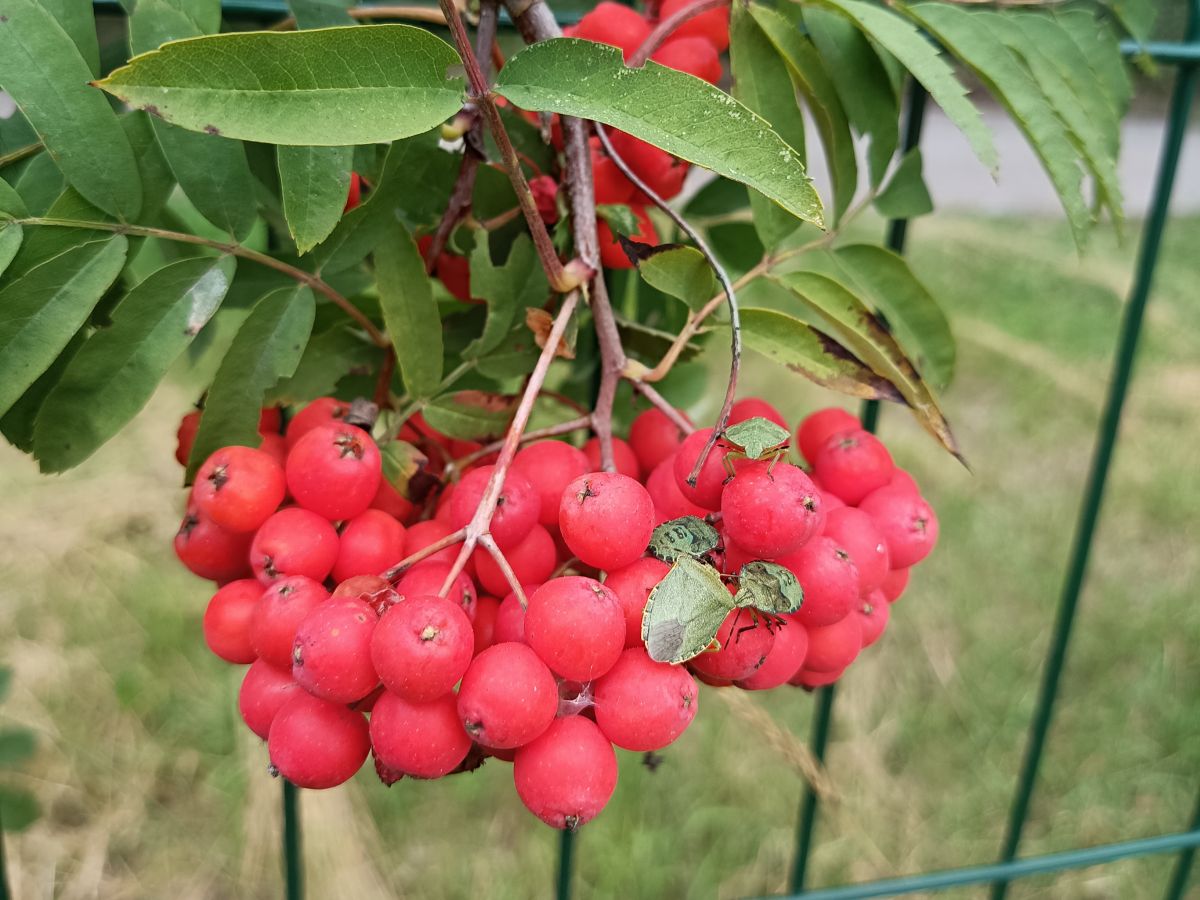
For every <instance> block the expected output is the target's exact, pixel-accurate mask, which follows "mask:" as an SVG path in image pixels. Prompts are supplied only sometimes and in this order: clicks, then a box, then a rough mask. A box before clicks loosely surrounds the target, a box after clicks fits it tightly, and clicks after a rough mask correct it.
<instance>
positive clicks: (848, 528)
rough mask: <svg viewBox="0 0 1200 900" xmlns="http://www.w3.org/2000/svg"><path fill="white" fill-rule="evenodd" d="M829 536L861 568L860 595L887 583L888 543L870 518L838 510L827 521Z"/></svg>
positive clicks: (826, 532)
mask: <svg viewBox="0 0 1200 900" xmlns="http://www.w3.org/2000/svg"><path fill="white" fill-rule="evenodd" d="M825 535H826V536H827V537H830V538H832V539H833V540H834V541H836V542H837V544H838V546H839V547H841V548H842V549H843V550H845V551H846V552H847V553H849V554H850V560H851V561H852V562H853V563H854V566H855V568H857V569H858V592H859V594H860V595H862V596H866V595H867V594H869V593H871V591H873V590H875V589H876V588H877V587H879V586H880V585H881V584H883V579H884V578H886V577H887V573H888V570H889V569H890V568H891V566H890V563H889V558H888V547H887V541H885V540H884V538H883V534H882V532H880V530H879V528H878V527H877V526H876V525H875V521H874V520H873V519H872V518H871V517H870V516H869V515H867V514H866V513H865V512H863V511H862V510H860V509H854V508H853V507H849V506H847V507H844V508H843V509H835V510H834V511H833V512H831V513H829V515H828V516H827V517H826V519H825ZM801 608H803V607H801Z"/></svg>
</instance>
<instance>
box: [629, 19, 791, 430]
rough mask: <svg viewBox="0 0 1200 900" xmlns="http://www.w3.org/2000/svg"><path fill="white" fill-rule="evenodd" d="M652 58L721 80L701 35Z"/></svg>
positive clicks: (715, 60)
mask: <svg viewBox="0 0 1200 900" xmlns="http://www.w3.org/2000/svg"><path fill="white" fill-rule="evenodd" d="M650 58H651V59H652V60H654V61H655V62H656V63H659V64H660V65H663V66H666V67H667V68H668V69H676V70H677V71H680V72H686V73H687V74H689V75H695V76H696V77H697V78H702V79H703V80H705V81H707V82H708V83H709V84H716V83H717V82H718V81H720V80H721V57H720V54H718V53H717V51H716V50H714V49H713V45H712V44H710V43H709V42H708V41H706V40H705V39H704V38H701V37H676V38H672V39H671V40H669V41H667V42H666V43H665V44H663V45H662V46H661V47H659V48H658V49H657V50H655V51H654V53H652V54H651V56H650ZM785 427H786V426H785Z"/></svg>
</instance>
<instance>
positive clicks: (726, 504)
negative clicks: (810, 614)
mask: <svg viewBox="0 0 1200 900" xmlns="http://www.w3.org/2000/svg"><path fill="white" fill-rule="evenodd" d="M820 505H821V498H820V495H819V493H818V492H817V487H816V485H814V484H813V483H812V480H811V479H810V478H809V477H808V476H807V475H805V474H804V471H803V470H802V469H800V468H798V467H797V466H793V465H791V464H790V463H785V462H782V461H779V462H776V463H774V464H773V465H772V463H770V462H768V461H766V460H763V461H760V462H752V463H750V464H749V465H746V466H743V467H742V468H741V469H739V470H738V473H737V477H736V478H734V479H733V480H732V481H731V482H729V484H728V485H727V486H726V487H725V491H724V493H722V495H721V516H722V521H723V522H724V526H725V533H726V534H728V535H729V538H730V540H732V541H733V542H734V543H735V544H737V545H738V546H739V547H741V548H743V549H744V550H747V551H749V552H750V553H754V554H757V555H758V558H760V559H774V558H776V557H778V556H782V555H784V554H786V553H791V552H792V551H793V550H796V549H797V548H798V547H800V546H802V545H803V544H804V543H806V542H807V541H808V540H809V539H810V538H811V537H812V536H813V535H814V534H815V533H816V529H817V525H818V522H819V510H820Z"/></svg>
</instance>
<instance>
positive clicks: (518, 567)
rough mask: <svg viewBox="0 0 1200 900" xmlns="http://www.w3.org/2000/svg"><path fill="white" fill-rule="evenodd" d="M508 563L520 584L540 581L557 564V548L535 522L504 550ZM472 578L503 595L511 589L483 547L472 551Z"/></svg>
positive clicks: (494, 592) (493, 592)
mask: <svg viewBox="0 0 1200 900" xmlns="http://www.w3.org/2000/svg"><path fill="white" fill-rule="evenodd" d="M504 556H505V558H506V559H507V560H508V564H509V565H510V566H512V570H513V574H515V575H516V576H517V582H518V583H519V584H525V583H526V582H532V581H536V582H542V581H545V580H546V579H547V578H549V577H550V573H551V572H553V571H554V569H555V567H556V566H557V565H558V548H557V547H555V546H554V538H552V537H551V536H550V532H549V531H547V530H546V529H545V528H543V527H542V526H541V525H534V526H533V527H532V528H531V529H529V534H528V535H527V536H526V537H525V539H524V540H523V541H521V543H519V544H517V545H516V546H515V547H510V548H508V549H507V550H505V551H504ZM475 577H476V578H477V579H478V581H479V583H480V585H482V586H483V589H484V590H485V591H488V592H489V593H492V594H497V595H498V596H501V597H503V596H504V595H505V594H507V593H508V592H509V591H510V590H511V588H510V587H509V584H508V579H507V578H505V577H504V574H503V573H502V572H501V571H500V566H499V565H498V564H497V562H496V560H495V559H494V558H493V557H492V555H491V554H490V553H488V552H487V551H486V550H476V551H475Z"/></svg>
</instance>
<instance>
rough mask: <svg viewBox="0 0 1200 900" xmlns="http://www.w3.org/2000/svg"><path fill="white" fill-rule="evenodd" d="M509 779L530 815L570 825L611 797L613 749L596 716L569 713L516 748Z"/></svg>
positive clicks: (582, 820) (591, 814)
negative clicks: (534, 737) (527, 742)
mask: <svg viewBox="0 0 1200 900" xmlns="http://www.w3.org/2000/svg"><path fill="white" fill-rule="evenodd" d="M513 781H514V782H515V783H516V786H517V794H518V796H520V798H521V802H522V803H524V804H525V806H526V807H527V808H528V809H529V811H530V812H532V813H533V814H534V815H535V816H537V817H538V818H539V819H541V820H542V821H543V822H545V823H546V824H547V825H550V826H552V827H554V828H563V829H565V828H569V829H571V830H575V829H576V828H578V827H579V826H580V825H583V824H584V823H585V822H590V821H591V820H592V819H594V818H595V817H596V816H597V815H598V814H599V812H600V810H602V809H604V806H605V804H607V803H608V800H609V798H610V797H612V794H613V791H614V790H615V789H616V787H617V755H616V753H614V752H613V748H612V744H610V743H609V742H608V740H607V739H606V738H605V737H604V735H603V734H602V733H601V732H600V729H599V728H598V727H597V726H596V723H595V722H593V721H592V720H591V719H585V718H583V717H582V716H569V717H567V718H565V719H557V720H555V722H554V724H552V725H551V726H550V727H549V728H547V729H546V731H545V733H544V734H543V735H542V736H541V737H539V738H538V739H537V740H535V741H533V742H532V743H530V744H529V745H528V746H525V747H522V748H521V749H520V750H518V751H517V755H516V758H515V759H514V761H513Z"/></svg>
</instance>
